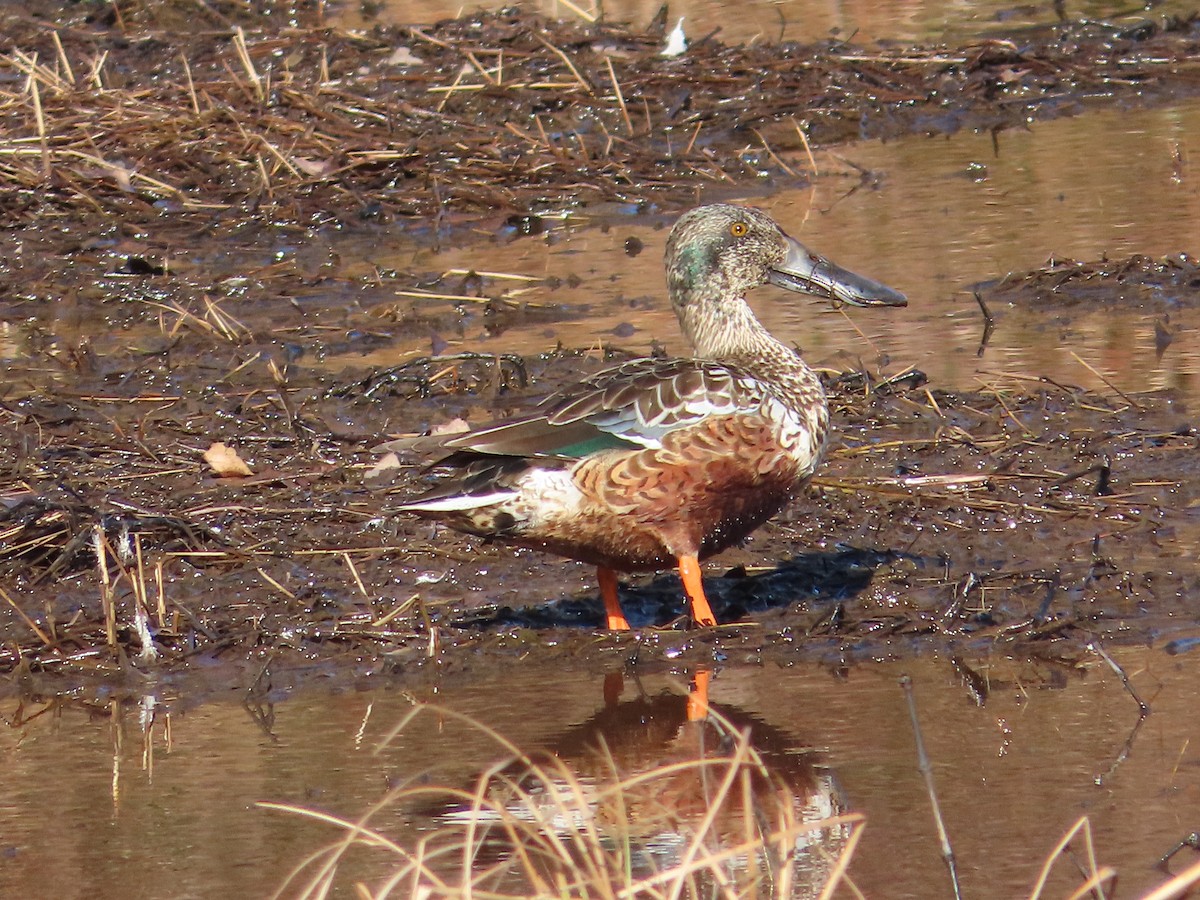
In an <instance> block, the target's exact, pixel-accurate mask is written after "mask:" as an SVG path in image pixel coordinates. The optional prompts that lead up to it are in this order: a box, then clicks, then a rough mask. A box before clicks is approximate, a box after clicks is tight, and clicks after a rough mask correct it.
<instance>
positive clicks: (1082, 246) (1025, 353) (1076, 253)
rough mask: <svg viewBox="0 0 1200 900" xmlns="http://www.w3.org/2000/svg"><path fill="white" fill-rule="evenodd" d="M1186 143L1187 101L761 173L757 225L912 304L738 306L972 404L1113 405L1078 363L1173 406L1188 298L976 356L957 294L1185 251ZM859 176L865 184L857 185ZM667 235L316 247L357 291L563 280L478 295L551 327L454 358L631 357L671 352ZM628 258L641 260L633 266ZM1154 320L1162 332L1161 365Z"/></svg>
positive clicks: (813, 353)
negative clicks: (796, 173)
mask: <svg viewBox="0 0 1200 900" xmlns="http://www.w3.org/2000/svg"><path fill="white" fill-rule="evenodd" d="M1195 134H1200V104H1198V103H1189V104H1185V105H1179V106H1172V107H1164V108H1159V109H1153V110H1115V109H1114V110H1111V111H1105V112H1097V113H1090V114H1087V115H1083V116H1077V117H1073V118H1065V119H1060V120H1056V121H1047V122H1034V123H1031V124H1030V125H1029V126H1028V129H1027V130H1024V131H1005V132H1002V133H1000V134H998V135H996V136H995V138H993V136H992V135H991V134H990V133H986V134H975V133H970V132H964V133H959V134H954V135H951V136H945V135H938V136H934V137H910V138H905V139H902V140H896V141H890V142H887V143H881V142H865V143H860V144H855V145H853V146H850V147H846V148H838V149H837V150H836V151H831V152H828V153H820V154H819V155H818V157H817V165H818V169H819V172H820V175H819V177H818V179H817V180H816V184H815V187H812V188H809V187H798V188H797V187H792V185H791V184H789V183H788V181H789V180H788V179H786V178H776V179H775V180H774V181H772V182H771V183H769V184H764V185H763V190H764V192H766V193H765V195H751V196H749V197H748V198H746V199H747V200H748V202H751V203H753V204H755V205H759V206H763V207H765V208H767V209H768V210H770V212H771V213H772V214H773V215H774V216H775V217H776V218H777V219H778V220H779V221H780V222H781V223H783V224H784V226H785V227H786V228H788V229H789V231H790V232H791V233H792V234H793V235H794V236H796V237H798V238H799V239H801V240H802V241H804V242H805V243H806V244H808V245H809V246H810V247H811V248H813V249H815V250H817V251H818V252H821V253H823V254H825V255H827V256H829V257H830V258H832V259H834V260H835V261H837V262H839V263H841V264H843V265H845V266H847V267H849V268H851V269H854V270H856V271H859V272H861V273H863V274H866V275H870V276H872V277H874V278H876V279H877V280H881V281H884V282H886V283H887V284H890V285H892V286H893V287H896V288H898V289H900V290H902V291H904V292H905V293H906V294H907V295H908V297H909V301H910V303H909V306H908V308H907V309H902V310H892V309H888V310H871V311H866V310H850V311H848V312H846V313H845V314H842V313H839V312H834V311H832V310H830V309H829V307H828V305H827V304H825V303H822V302H820V301H810V300H797V299H796V298H794V297H793V296H790V295H785V294H783V293H782V292H780V291H775V290H772V289H769V288H768V289H762V290H759V291H758V292H756V294H755V295H754V296H753V297H752V298H751V299H752V302H753V303H754V305H755V307H756V309H757V311H758V312H759V314H760V315H761V317H762V318H763V320H764V321H765V322H766V323H767V324H768V326H769V327H770V328H771V329H772V330H773V331H774V332H775V333H776V334H778V335H780V337H782V338H783V339H785V340H790V341H794V342H796V344H797V345H798V346H799V347H801V349H802V350H803V351H804V353H805V357H806V358H807V359H808V360H809V361H810V362H813V363H817V364H820V365H828V366H830V367H833V368H836V369H839V370H843V369H846V368H854V367H855V366H856V365H857V363H858V361H859V360H861V361H863V362H864V363H865V364H866V365H867V366H868V367H870V368H874V367H876V366H879V365H880V363H881V362H883V363H884V364H883V365H882V368H883V369H884V370H885V371H887V372H890V373H895V372H898V371H901V370H902V369H905V368H907V367H909V366H915V367H917V368H919V369H921V370H923V371H925V372H926V373H927V374H928V375H929V376H930V386H931V387H933V388H937V389H944V390H956V389H967V390H974V389H978V388H979V387H981V386H982V385H987V384H993V383H996V382H997V381H998V380H1002V376H1003V375H1004V374H1006V373H1015V374H1017V375H1018V376H1029V375H1032V376H1047V377H1049V378H1052V379H1054V380H1056V381H1059V382H1061V383H1069V384H1078V385H1082V386H1085V387H1088V388H1092V389H1096V390H1100V391H1110V388H1109V387H1108V386H1107V385H1106V384H1105V382H1104V380H1103V379H1102V378H1101V377H1098V376H1097V375H1096V374H1094V373H1093V372H1092V371H1090V370H1089V368H1088V367H1089V366H1090V367H1091V368H1092V369H1095V370H1096V371H1097V372H1099V373H1101V375H1103V376H1104V377H1105V378H1107V379H1108V380H1109V381H1110V382H1111V384H1112V385H1115V387H1117V388H1119V389H1121V390H1123V391H1126V392H1136V391H1147V390H1159V389H1164V388H1173V389H1176V390H1178V391H1179V392H1180V393H1181V394H1182V395H1184V396H1186V395H1189V394H1190V393H1192V392H1193V391H1195V390H1196V388H1197V377H1196V376H1197V374H1198V373H1200V343H1198V342H1196V341H1195V340H1193V339H1191V337H1190V336H1191V335H1192V334H1193V333H1194V331H1195V329H1196V327H1197V325H1198V324H1200V322H1198V320H1197V314H1196V310H1195V304H1194V302H1193V298H1192V296H1191V293H1190V292H1183V293H1180V294H1176V295H1171V294H1167V293H1161V294H1160V293H1154V292H1141V293H1133V292H1132V291H1131V296H1130V297H1128V298H1126V299H1125V300H1124V301H1123V302H1121V303H1120V304H1115V305H1108V306H1106V307H1105V308H1104V309H1103V310H1098V309H1089V308H1087V307H1086V306H1083V305H1074V306H1071V305H1065V304H1064V305H1063V306H1061V307H1053V308H1049V309H1046V308H1031V307H1028V306H1027V307H1025V308H1018V307H998V308H994V309H992V313H993V314H994V315H995V316H996V319H997V323H996V329H995V332H994V333H993V334H992V336H991V339H990V341H989V343H988V346H987V348H986V350H985V351H984V352H983V353H982V355H977V351H978V349H979V345H980V339H981V336H982V333H983V318H982V315H981V312H980V309H979V307H978V305H977V304H976V302H975V300H974V299H973V297H972V295H971V288H972V286H974V285H976V284H979V283H983V282H992V281H997V280H999V279H1002V278H1003V277H1004V276H1005V275H1008V274H1009V273H1023V272H1027V271H1030V270H1034V269H1037V268H1040V267H1041V266H1043V265H1045V264H1046V263H1047V262H1048V261H1049V260H1051V259H1060V260H1061V259H1076V260H1080V261H1094V260H1100V259H1102V258H1105V257H1108V258H1111V259H1122V258H1125V257H1127V256H1129V255H1132V254H1145V255H1147V256H1151V257H1153V258H1156V259H1161V258H1162V257H1164V256H1168V255H1172V254H1178V253H1181V252H1183V253H1193V254H1194V253H1195V252H1197V246H1196V243H1195V235H1197V234H1200V179H1198V178H1197V176H1196V174H1195V172H1194V171H1193V170H1192V168H1190V167H1189V166H1187V165H1183V166H1182V167H1180V165H1179V164H1177V163H1176V161H1175V154H1176V151H1177V150H1178V149H1179V148H1184V149H1186V147H1187V145H1188V136H1189V135H1195ZM1133 160H1137V166H1136V171H1135V172H1131V169H1130V166H1131V161H1133ZM793 162H794V160H793ZM847 162H849V163H852V164H853V166H852V165H849V164H847ZM805 165H806V164H805V163H797V166H798V167H801V168H803V167H804V166H805ZM855 167H861V168H863V169H866V170H868V171H869V172H870V173H871V176H872V177H871V178H870V179H869V183H866V184H864V179H863V177H862V176H861V175H860V174H859V172H858V171H857V169H856V168H855ZM717 196H720V197H721V198H722V199H738V198H736V197H735V198H729V195H728V193H727V192H726V193H725V194H724V195H718V194H716V193H715V192H714V194H712V195H709V196H702V197H700V198H698V199H700V200H704V199H713V197H717ZM666 222H667V220H666V219H663V218H654V217H651V216H639V215H632V214H630V215H625V216H619V217H617V218H615V219H614V218H613V216H612V214H611V213H601V212H596V211H587V210H585V211H583V212H582V213H578V212H577V213H574V214H572V216H571V217H570V219H569V220H568V224H566V225H563V224H562V223H561V222H559V223H558V224H556V223H555V222H554V221H553V220H548V226H549V229H548V231H547V232H546V234H543V235H540V236H536V237H528V238H518V239H515V240H512V239H511V238H504V237H501V238H498V239H496V240H493V241H490V242H489V241H483V242H471V243H468V244H467V245H466V246H460V247H456V248H447V249H444V250H442V251H441V252H434V251H432V250H429V249H428V248H418V247H416V246H414V245H413V244H412V242H411V241H409V240H405V239H403V238H395V237H391V236H386V235H384V236H381V235H379V234H377V233H372V234H370V235H365V236H364V235H358V236H355V235H350V236H347V237H338V238H337V239H335V240H333V241H332V244H331V246H332V247H333V248H336V252H337V253H338V255H339V256H340V258H341V260H342V264H343V265H344V266H345V267H346V273H347V274H350V275H354V274H355V272H356V271H357V272H358V273H360V274H361V277H363V278H366V277H368V276H367V273H368V272H369V271H372V267H374V266H379V267H381V268H384V269H387V268H394V269H398V270H400V271H407V270H416V271H429V272H440V271H449V270H455V269H460V270H476V271H479V272H499V273H511V274H514V275H518V276H523V277H534V278H554V279H559V280H561V281H562V282H563V283H562V284H560V285H559V286H557V287H556V288H554V289H548V288H546V287H544V286H541V285H539V284H537V283H533V284H528V283H525V282H505V281H502V280H501V281H497V282H495V283H494V285H493V286H491V287H489V289H488V293H489V294H493V295H494V294H495V293H498V292H500V291H502V290H506V291H508V292H509V293H510V295H511V296H512V297H513V298H514V299H518V300H522V301H529V302H531V303H533V304H539V305H544V306H546V307H548V308H549V310H548V311H551V312H553V314H552V315H548V316H546V315H544V314H543V315H544V317H545V319H546V321H544V322H536V323H533V322H531V323H529V324H523V325H521V326H520V327H513V328H510V329H508V330H504V331H502V332H496V331H494V330H493V331H485V330H484V328H483V327H482V324H481V325H478V326H477V325H470V324H469V325H468V326H467V329H466V331H465V332H464V333H463V334H462V335H461V336H458V335H454V334H441V335H439V337H440V338H444V339H447V340H449V341H451V348H450V349H451V351H453V350H477V351H481V352H493V353H496V352H512V353H537V352H541V351H544V350H546V349H548V348H551V347H553V346H554V344H555V342H558V341H561V342H562V343H563V344H564V345H565V346H568V347H579V346H589V345H591V346H594V345H596V344H597V343H604V344H611V345H614V346H618V347H621V348H625V349H629V350H633V351H636V352H648V351H649V349H650V347H651V345H652V344H656V343H657V344H661V345H664V346H665V347H666V348H667V350H668V351H669V352H673V353H684V352H686V347H685V346H684V345H683V343H682V340H681V339H680V337H679V335H678V326H677V325H676V322H675V318H674V315H673V314H672V312H671V310H670V308H669V306H668V304H667V303H666V301H665V299H664V293H665V288H664V285H663V275H662V248H663V242H664V241H665V238H666V231H665V228H664V225H665V224H666ZM598 225H600V226H603V227H597V226H598ZM631 243H640V245H641V246H642V247H643V248H644V249H641V250H640V252H637V253H636V255H631V251H630V246H631ZM447 282H448V283H449V284H451V285H453V284H455V283H456V282H455V279H454V278H450V279H447ZM440 290H442V291H443V292H445V291H446V288H444V287H443V288H441V289H440ZM451 292H453V291H451ZM388 305H394V306H395V307H397V308H400V309H413V310H426V311H428V310H433V309H443V310H445V309H447V308H449V307H450V306H452V305H453V303H452V302H451V301H438V300H420V299H414V298H412V297H411V296H401V297H397V298H396V299H395V300H394V301H392V300H389V301H388ZM462 305H464V306H465V307H466V308H468V309H469V308H470V307H471V306H472V304H471V303H470V302H469V301H467V302H466V303H464V304H462ZM534 315H536V313H535V314H534ZM478 318H479V320H480V322H481V323H482V317H478ZM1156 323H1160V325H1163V324H1165V326H1166V327H1168V328H1169V329H1171V330H1172V331H1173V332H1174V335H1175V339H1174V341H1173V342H1172V343H1171V344H1170V346H1169V347H1168V348H1167V349H1166V350H1165V352H1163V353H1162V354H1161V358H1160V356H1159V353H1158V349H1159V348H1158V347H1157V346H1156V337H1155V335H1156V332H1155V328H1156ZM931 338H932V339H931ZM397 349H398V348H397V345H396V344H389V345H388V346H387V347H386V348H384V349H382V350H381V351H380V353H379V354H378V355H377V356H375V357H370V356H367V357H360V356H358V355H355V356H354V357H353V359H352V360H351V359H350V358H348V357H341V358H339V357H338V356H336V355H334V356H331V357H329V358H328V359H327V360H326V364H327V365H330V366H333V367H335V368H341V367H342V366H344V365H346V364H348V363H349V362H351V361H353V362H355V363H356V364H358V363H363V362H366V363H373V364H376V365H390V364H394V363H396V362H397ZM399 349H400V350H401V351H402V352H405V351H406V352H408V353H411V354H414V355H415V354H427V353H428V352H429V349H430V337H429V332H428V331H427V330H425V329H417V330H416V332H415V333H414V336H413V337H412V339H411V340H410V341H409V342H408V343H407V344H405V343H403V342H402V343H401V344H400V346H399ZM1077 357H1078V358H1077ZM1081 360H1082V362H1081Z"/></svg>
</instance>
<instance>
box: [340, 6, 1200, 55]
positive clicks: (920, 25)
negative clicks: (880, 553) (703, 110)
mask: <svg viewBox="0 0 1200 900" xmlns="http://www.w3.org/2000/svg"><path fill="white" fill-rule="evenodd" d="M508 5H510V4H509V3H506V2H502V0H493V2H484V0H476V2H472V3H463V2H461V0H383V2H380V3H374V4H371V5H370V6H369V7H367V4H361V5H360V4H359V3H347V4H345V5H344V6H341V7H335V8H334V9H333V11H332V13H331V14H332V15H333V16H334V18H335V20H336V21H338V22H340V23H343V24H345V25H346V26H348V27H363V26H366V25H369V24H371V23H372V22H383V23H387V24H393V25H412V24H417V25H419V24H424V23H428V22H433V21H437V20H438V19H447V18H453V17H454V16H456V15H458V14H459V13H460V12H462V11H468V12H469V11H470V10H473V9H500V8H502V7H504V6H508ZM524 5H525V6H526V7H529V8H533V9H537V10H538V11H539V12H541V13H543V14H545V15H548V16H555V17H559V18H571V17H573V16H578V15H581V14H582V15H583V16H595V15H596V12H597V7H603V9H604V14H605V17H606V18H607V19H609V20H611V21H616V22H628V23H630V24H632V25H635V26H641V27H645V26H647V25H649V24H650V22H651V21H652V20H653V18H654V16H655V15H656V14H657V13H658V11H659V9H660V7H661V6H662V5H663V4H662V2H661V0H604V2H603V3H596V2H595V0H578V2H571V3H567V2H563V0H528V2H526V3H525V4H524ZM364 7H366V8H369V9H370V10H371V12H372V15H366V14H364ZM1067 8H1068V10H1069V12H1070V14H1071V15H1073V16H1079V17H1087V18H1096V19H1106V20H1109V21H1113V22H1116V23H1131V22H1134V21H1141V20H1143V19H1145V18H1153V17H1154V16H1155V15H1157V14H1159V13H1163V14H1169V13H1172V12H1174V13H1176V14H1178V13H1180V12H1185V13H1186V12H1188V11H1190V7H1187V6H1186V5H1182V4H1175V3H1166V4H1157V5H1156V6H1155V12H1154V13H1146V12H1143V11H1142V10H1139V9H1138V8H1136V6H1134V5H1133V4H1128V5H1120V6H1117V5H1114V4H1112V3H1105V2H1098V0H1088V2H1084V3H1072V4H1069V5H1068V7H1067ZM733 9H736V10H737V12H736V14H733V13H732V12H731V10H733ZM670 15H671V21H670V23H669V24H670V25H671V26H672V27H673V26H674V24H675V22H676V21H677V19H678V18H679V17H680V16H682V17H683V18H684V30H685V32H686V34H687V36H688V38H689V39H692V40H695V39H698V38H701V37H704V36H705V35H707V34H710V33H712V32H714V31H716V32H717V36H718V38H719V40H721V41H722V42H724V43H730V44H736V43H740V42H743V41H757V40H763V39H766V40H772V41H777V40H780V39H781V38H782V39H783V40H787V41H799V42H808V41H817V40H821V39H823V38H827V37H831V36H838V37H841V38H843V39H853V40H854V41H855V42H857V43H865V42H871V41H879V40H890V41H899V42H904V43H912V42H930V41H939V40H945V41H961V40H964V39H970V38H974V37H978V36H980V35H986V34H987V32H988V31H989V30H996V29H998V28H999V27H1001V26H1003V27H1004V28H1005V29H1012V28H1019V27H1022V26H1028V25H1047V24H1050V23H1052V22H1054V21H1055V18H1054V13H1053V11H1052V7H1051V5H1050V4H1048V3H1047V4H1029V3H1015V2H1004V0H976V2H971V3H957V2H953V0H904V2H892V3H878V2H873V0H848V2H847V0H745V2H741V3H738V4H736V6H734V5H733V4H730V3H729V2H728V0H674V2H672V3H671V4H670ZM718 29H719V30H718Z"/></svg>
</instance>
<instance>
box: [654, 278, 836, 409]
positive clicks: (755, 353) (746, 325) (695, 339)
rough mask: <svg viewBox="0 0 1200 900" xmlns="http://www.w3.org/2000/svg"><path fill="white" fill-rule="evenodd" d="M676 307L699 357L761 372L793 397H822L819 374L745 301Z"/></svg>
mask: <svg viewBox="0 0 1200 900" xmlns="http://www.w3.org/2000/svg"><path fill="white" fill-rule="evenodd" d="M675 312H676V315H678V317H679V326H680V329H681V330H682V331H683V336H684V337H685V338H686V339H687V340H688V343H690V344H691V345H692V349H693V351H694V352H695V355H696V357H697V358H699V359H711V360H714V361H717V362H723V363H730V364H732V365H736V366H738V367H740V368H744V369H746V370H748V371H750V372H763V373H764V374H765V375H769V379H768V380H769V381H770V382H772V383H774V384H776V385H778V386H779V387H780V389H781V392H782V393H784V394H786V395H788V396H791V397H796V396H804V397H812V396H820V397H821V398H822V399H823V398H824V391H823V390H822V389H821V382H820V379H819V378H818V377H817V375H816V373H815V372H813V370H812V369H810V368H809V367H808V365H807V364H806V363H805V362H804V360H803V359H801V358H800V354H798V353H797V352H796V351H795V350H793V349H792V348H791V347H789V346H787V345H786V344H784V343H783V342H782V341H780V340H779V339H778V338H777V337H775V335H773V334H771V332H769V331H767V329H766V327H765V326H764V325H763V324H762V322H760V321H759V320H758V317H757V316H755V315H754V312H753V311H752V310H751V309H750V305H749V304H748V303H747V302H746V301H745V300H743V299H740V298H738V299H735V300H722V301H720V302H718V303H676V304H675Z"/></svg>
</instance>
